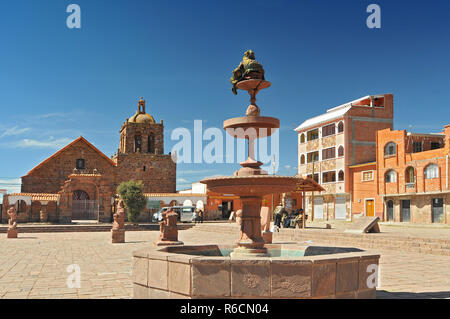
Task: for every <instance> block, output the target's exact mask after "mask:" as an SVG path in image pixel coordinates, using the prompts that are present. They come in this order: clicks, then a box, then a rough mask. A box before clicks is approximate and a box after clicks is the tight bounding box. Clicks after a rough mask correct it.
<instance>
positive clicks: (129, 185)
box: [117, 180, 147, 223]
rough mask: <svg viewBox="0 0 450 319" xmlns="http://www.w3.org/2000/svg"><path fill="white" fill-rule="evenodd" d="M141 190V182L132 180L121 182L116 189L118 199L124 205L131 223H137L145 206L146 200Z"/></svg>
mask: <svg viewBox="0 0 450 319" xmlns="http://www.w3.org/2000/svg"><path fill="white" fill-rule="evenodd" d="M142 188H143V185H142V182H141V181H138V182H136V181H133V180H130V181H128V182H122V183H120V185H119V186H118V187H117V193H119V195H120V198H121V199H122V200H123V203H124V204H125V209H126V210H127V216H128V220H129V221H131V222H133V223H136V222H137V221H138V218H139V215H140V214H141V212H142V211H143V210H144V209H145V206H146V205H147V199H146V198H145V196H144V192H143V190H142Z"/></svg>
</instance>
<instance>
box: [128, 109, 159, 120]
mask: <svg viewBox="0 0 450 319" xmlns="http://www.w3.org/2000/svg"><path fill="white" fill-rule="evenodd" d="M128 122H131V123H156V122H155V119H154V118H153V116H151V115H150V114H147V113H142V112H141V113H139V112H136V114H134V115H133V116H132V117H131V118H130V119H129V120H128Z"/></svg>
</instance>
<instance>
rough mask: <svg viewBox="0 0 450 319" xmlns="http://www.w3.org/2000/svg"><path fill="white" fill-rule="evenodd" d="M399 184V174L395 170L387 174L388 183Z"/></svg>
mask: <svg viewBox="0 0 450 319" xmlns="http://www.w3.org/2000/svg"><path fill="white" fill-rule="evenodd" d="M395 182H397V172H396V171H394V170H390V171H388V172H387V173H386V183H395Z"/></svg>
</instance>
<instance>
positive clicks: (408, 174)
mask: <svg viewBox="0 0 450 319" xmlns="http://www.w3.org/2000/svg"><path fill="white" fill-rule="evenodd" d="M405 182H406V183H408V184H409V183H414V182H415V179H414V168H413V167H411V166H410V167H408V168H407V169H406V171H405Z"/></svg>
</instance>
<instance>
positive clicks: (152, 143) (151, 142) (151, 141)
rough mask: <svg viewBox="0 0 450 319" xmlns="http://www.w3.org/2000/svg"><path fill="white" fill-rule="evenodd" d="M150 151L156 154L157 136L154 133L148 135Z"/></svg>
mask: <svg viewBox="0 0 450 319" xmlns="http://www.w3.org/2000/svg"><path fill="white" fill-rule="evenodd" d="M147 150H148V153H151V154H155V137H154V136H153V134H150V135H149V136H148V148H147Z"/></svg>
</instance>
